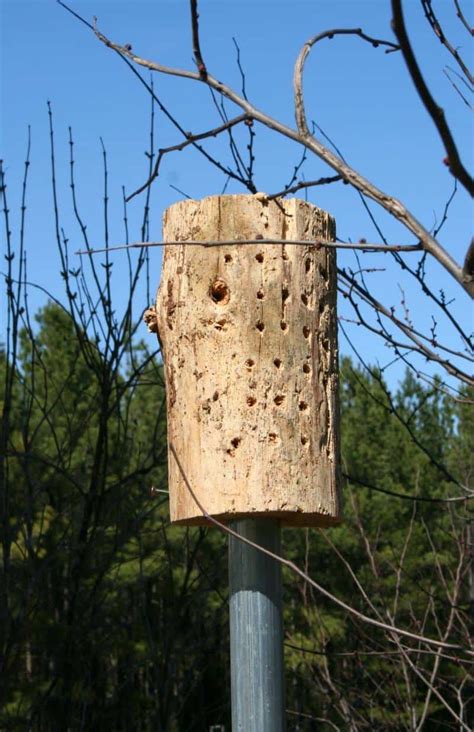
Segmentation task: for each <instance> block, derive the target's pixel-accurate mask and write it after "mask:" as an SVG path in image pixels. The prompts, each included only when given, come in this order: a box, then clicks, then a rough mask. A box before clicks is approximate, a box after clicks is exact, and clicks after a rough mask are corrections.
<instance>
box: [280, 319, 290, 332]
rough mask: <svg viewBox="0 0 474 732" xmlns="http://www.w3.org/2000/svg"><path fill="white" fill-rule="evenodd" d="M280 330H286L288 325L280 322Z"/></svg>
mask: <svg viewBox="0 0 474 732" xmlns="http://www.w3.org/2000/svg"><path fill="white" fill-rule="evenodd" d="M280 328H281V329H282V330H286V329H287V328H288V323H285V321H284V320H282V321H281V323H280Z"/></svg>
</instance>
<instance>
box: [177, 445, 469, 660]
mask: <svg viewBox="0 0 474 732" xmlns="http://www.w3.org/2000/svg"><path fill="white" fill-rule="evenodd" d="M169 449H170V452H171V454H172V455H173V457H174V459H175V461H176V465H177V467H178V470H179V472H180V475H181V478H182V479H183V481H184V483H185V485H186V488H187V490H188V491H189V493H190V495H191V497H192V498H193V500H194V502H195V504H196V505H197V507H198V508H199V510H200V511H201V513H202V516H203V518H204V519H206V521H208V522H209V523H211V524H213V525H214V526H217V527H218V528H219V529H220V530H221V531H223V532H225V533H226V534H228V535H229V536H233V537H234V538H235V539H238V540H239V541H242V542H243V543H244V544H247V545H248V546H251V547H252V548H253V549H256V550H257V551H259V552H261V553H262V554H266V556H268V557H271V558H272V559H274V560H275V561H276V562H279V563H280V564H282V565H284V566H285V567H288V568H289V569H291V570H292V571H293V572H294V573H295V574H297V575H298V576H299V577H301V578H302V579H304V580H305V582H308V583H309V584H310V585H311V586H312V587H314V588H315V589H316V590H318V592H320V593H321V594H322V595H324V597H327V598H328V599H329V600H331V601H332V602H333V603H335V604H336V605H338V606H339V607H341V608H343V609H344V610H346V611H347V612H348V613H350V614H351V615H353V616H354V617H356V618H359V620H362V621H363V622H364V623H368V624H369V625H373V626H375V627H377V628H380V629H382V630H385V631H387V632H389V633H390V634H395V635H397V636H403V637H405V638H411V639H412V640H415V641H418V642H420V643H426V644H427V645H430V646H435V647H436V648H448V649H453V650H458V651H464V652H465V653H466V654H467V655H469V656H474V651H469V650H467V649H465V648H463V647H462V646H459V645H457V644H454V643H446V642H443V641H438V640H435V639H434V638H427V637H426V636H423V635H418V634H417V633H411V632H410V631H408V630H403V629H402V628H397V627H396V626H394V625H389V624H387V623H383V622H381V621H379V620H375V619H374V618H370V617H368V616H367V615H364V614H363V613H361V612H359V611H358V610H356V609H355V608H353V607H351V606H350V605H348V604H347V603H346V602H344V601H343V600H340V599H339V598H338V597H336V596H335V595H333V594H331V593H330V592H329V591H328V590H326V589H325V588H324V587H322V586H321V585H319V584H318V583H317V582H315V580H313V579H312V578H311V577H310V576H309V575H307V574H306V573H305V572H303V570H302V569H300V568H299V567H298V566H297V565H296V564H295V563H294V562H292V561H291V560H290V559H285V558H284V557H281V556H279V555H278V554H275V553H274V552H272V551H270V550H269V549H267V548H266V547H263V546H260V545H259V544H256V543H255V542H253V541H251V540H250V539H247V538H246V537H244V536H241V535H240V534H238V533H237V532H236V531H234V530H233V529H231V528H230V527H229V526H226V525H225V524H223V523H222V522H221V521H219V520H218V519H216V518H214V516H211V515H210V514H209V513H208V512H207V511H206V509H205V508H204V506H203V504H202V503H201V502H200V500H199V499H198V497H197V496H196V493H195V492H194V490H193V488H192V486H191V484H190V482H189V480H188V477H187V475H186V473H185V471H184V468H183V466H182V464H181V461H180V459H179V457H178V454H177V452H176V448H175V446H174V444H173V443H172V442H170V443H169Z"/></svg>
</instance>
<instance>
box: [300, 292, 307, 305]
mask: <svg viewBox="0 0 474 732" xmlns="http://www.w3.org/2000/svg"><path fill="white" fill-rule="evenodd" d="M301 302H302V303H303V305H307V304H308V296H307V295H305V294H304V292H303V293H302V294H301Z"/></svg>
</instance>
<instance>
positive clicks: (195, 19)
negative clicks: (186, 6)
mask: <svg viewBox="0 0 474 732" xmlns="http://www.w3.org/2000/svg"><path fill="white" fill-rule="evenodd" d="M190 4H191V27H192V31H193V53H194V60H195V62H196V66H197V70H198V71H199V76H200V77H201V79H202V80H203V81H205V80H206V78H207V69H206V64H205V63H204V61H203V58H202V54H201V44H200V43H199V13H198V7H197V0H190Z"/></svg>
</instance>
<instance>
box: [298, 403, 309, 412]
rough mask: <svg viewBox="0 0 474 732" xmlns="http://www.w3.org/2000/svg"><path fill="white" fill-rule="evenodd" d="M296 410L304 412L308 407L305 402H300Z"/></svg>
mask: <svg viewBox="0 0 474 732" xmlns="http://www.w3.org/2000/svg"><path fill="white" fill-rule="evenodd" d="M298 409H299V410H300V412H304V411H305V409H308V405H307V404H306V402H300V403H299V404H298Z"/></svg>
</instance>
